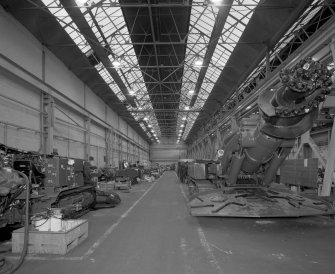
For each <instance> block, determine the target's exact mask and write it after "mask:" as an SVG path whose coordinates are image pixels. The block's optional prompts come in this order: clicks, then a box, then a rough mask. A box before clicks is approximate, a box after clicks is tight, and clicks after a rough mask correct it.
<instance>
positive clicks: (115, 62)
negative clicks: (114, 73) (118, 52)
mask: <svg viewBox="0 0 335 274" xmlns="http://www.w3.org/2000/svg"><path fill="white" fill-rule="evenodd" d="M112 64H113V66H114V67H116V68H118V67H119V66H121V63H120V62H119V61H118V60H114V61H113V63H112Z"/></svg>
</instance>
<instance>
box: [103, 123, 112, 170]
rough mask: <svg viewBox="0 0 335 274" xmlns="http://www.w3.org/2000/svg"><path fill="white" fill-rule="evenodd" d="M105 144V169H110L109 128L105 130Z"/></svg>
mask: <svg viewBox="0 0 335 274" xmlns="http://www.w3.org/2000/svg"><path fill="white" fill-rule="evenodd" d="M105 137H106V138H105V142H106V167H111V157H112V150H113V149H112V140H111V139H112V131H111V129H110V128H106V130H105Z"/></svg>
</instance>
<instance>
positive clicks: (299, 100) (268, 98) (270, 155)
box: [189, 58, 334, 217]
mask: <svg viewBox="0 0 335 274" xmlns="http://www.w3.org/2000/svg"><path fill="white" fill-rule="evenodd" d="M331 76H332V74H331V72H330V71H329V70H328V69H327V67H326V66H325V65H323V64H321V63H320V62H317V61H313V60H312V58H306V59H304V60H301V61H300V62H298V63H297V64H296V65H294V66H293V67H292V68H287V69H284V70H282V71H281V73H280V80H281V85H280V87H279V88H271V89H266V90H263V91H262V92H261V93H260V95H259V97H258V101H257V103H258V107H259V115H258V116H257V117H250V118H244V119H242V121H241V122H240V125H239V127H237V129H236V130H235V131H234V132H232V133H231V134H230V135H229V136H227V137H226V138H225V139H224V140H223V147H222V148H221V155H220V157H219V161H220V163H221V164H220V174H221V176H219V177H220V180H221V181H222V184H213V188H212V189H207V190H205V191H199V188H197V186H196V184H197V180H192V183H191V184H190V185H193V193H192V195H191V197H190V201H189V206H190V210H191V214H192V215H194V216H222V217H224V216H236V217H283V216H292V217H293V216H310V215H326V214H334V210H333V207H332V205H331V204H330V203H328V202H327V201H324V200H320V199H311V198H310V197H304V196H302V195H300V194H297V193H292V192H290V191H288V190H284V189H280V190H279V189H278V188H273V187H271V186H270V185H271V182H272V181H273V179H274V177H275V175H276V173H277V170H278V169H279V167H280V166H281V165H282V163H283V162H284V160H285V158H286V157H287V156H288V154H289V153H290V151H291V149H292V147H293V145H294V141H295V139H296V138H297V137H299V136H301V135H302V134H303V133H305V132H307V131H308V130H310V129H311V128H312V126H313V124H314V123H315V121H316V119H317V116H318V113H319V105H320V103H321V102H323V101H324V100H325V97H326V96H327V95H328V94H329V93H330V91H331V86H332V84H333V83H332V80H331ZM194 186H195V187H194ZM194 189H195V190H196V191H194Z"/></svg>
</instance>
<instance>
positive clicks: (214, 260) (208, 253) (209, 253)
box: [179, 183, 224, 274]
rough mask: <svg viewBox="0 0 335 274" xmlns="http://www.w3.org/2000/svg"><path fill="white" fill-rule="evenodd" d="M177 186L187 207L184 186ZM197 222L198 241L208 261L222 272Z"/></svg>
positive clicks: (221, 273)
mask: <svg viewBox="0 0 335 274" xmlns="http://www.w3.org/2000/svg"><path fill="white" fill-rule="evenodd" d="M179 188H180V191H181V193H182V195H183V197H184V199H185V201H186V204H187V206H188V207H189V205H188V199H187V196H186V194H185V191H184V188H183V187H182V184H181V183H179ZM197 224H198V228H197V232H198V236H199V239H200V243H201V245H202V247H203V248H204V250H205V252H206V253H207V256H208V258H209V260H210V261H209V262H210V263H211V264H212V265H213V266H215V268H216V269H217V270H218V273H220V274H223V273H224V272H223V269H222V268H221V267H220V265H219V263H218V261H217V260H216V258H215V255H214V252H213V249H212V248H211V246H210V245H211V244H210V243H209V242H208V241H207V239H206V236H205V233H204V231H203V230H202V228H201V226H200V224H199V222H198V221H197Z"/></svg>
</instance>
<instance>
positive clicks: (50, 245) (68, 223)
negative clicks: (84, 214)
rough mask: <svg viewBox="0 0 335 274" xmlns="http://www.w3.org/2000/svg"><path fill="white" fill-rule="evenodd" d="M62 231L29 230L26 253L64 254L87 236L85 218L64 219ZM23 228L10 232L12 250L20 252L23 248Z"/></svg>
mask: <svg viewBox="0 0 335 274" xmlns="http://www.w3.org/2000/svg"><path fill="white" fill-rule="evenodd" d="M62 227H63V228H64V231H59V232H53V231H37V230H32V229H30V230H29V240H28V253H38V254H62V255H64V254H66V253H67V252H68V251H69V250H71V249H72V248H74V247H75V246H77V245H78V244H80V243H81V242H83V241H84V240H85V239H86V238H87V236H88V221H87V220H64V221H63V224H62ZM23 239H24V228H20V229H17V230H15V231H14V232H13V234H12V252H14V253H17V252H21V251H22V248H23Z"/></svg>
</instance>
